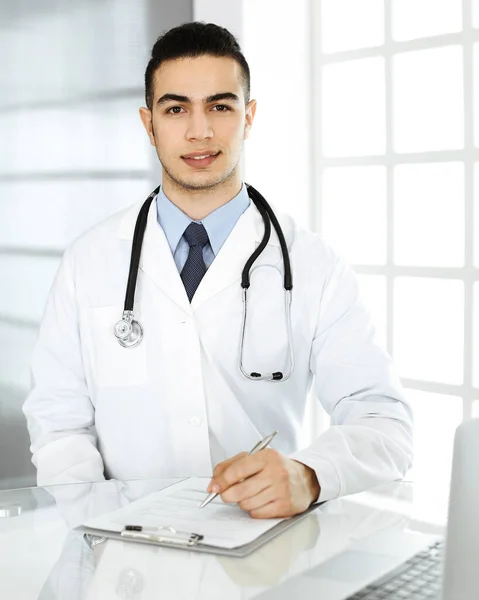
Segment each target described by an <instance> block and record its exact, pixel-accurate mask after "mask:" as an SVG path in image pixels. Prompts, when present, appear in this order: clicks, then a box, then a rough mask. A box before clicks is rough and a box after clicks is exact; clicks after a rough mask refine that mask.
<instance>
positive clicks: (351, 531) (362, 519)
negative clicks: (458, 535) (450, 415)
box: [0, 479, 447, 600]
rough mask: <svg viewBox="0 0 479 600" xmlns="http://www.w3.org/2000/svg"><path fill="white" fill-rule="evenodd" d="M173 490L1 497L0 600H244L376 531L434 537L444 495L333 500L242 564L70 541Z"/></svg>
mask: <svg viewBox="0 0 479 600" xmlns="http://www.w3.org/2000/svg"><path fill="white" fill-rule="evenodd" d="M174 481H177V480H171V479H169V480H149V481H130V482H121V481H104V482H99V483H81V484H70V485H62V486H51V487H45V488H25V489H19V490H7V491H3V492H0V598H2V599H5V600H7V599H8V600H37V599H39V600H53V599H58V600H100V599H101V600H109V599H112V600H113V599H115V600H118V599H122V600H150V599H152V600H153V599H155V600H159V599H161V598H165V599H168V600H176V599H180V598H181V599H185V600H186V599H188V600H193V599H202V600H216V599H218V600H219V599H221V600H224V599H228V600H236V599H238V600H239V599H246V598H254V597H255V596H257V595H258V594H260V593H263V592H264V591H265V590H268V589H270V588H274V587H275V586H276V585H278V584H280V583H282V582H284V581H286V580H287V579H288V578H290V577H293V576H295V575H297V574H298V573H300V572H301V571H303V570H305V569H309V568H311V567H312V566H315V565H318V564H320V563H321V562H324V561H325V560H327V559H328V558H331V557H332V556H334V555H336V554H338V553H340V552H342V551H344V550H345V549H346V548H348V546H350V545H351V544H352V543H353V542H357V541H358V540H362V539H363V538H365V537H366V536H368V535H370V534H373V533H376V532H378V531H384V530H391V531H393V530H397V529H410V530H413V531H418V532H423V533H432V534H442V533H443V532H444V529H445V523H446V519H447V491H446V490H445V491H444V494H443V495H442V496H440V495H438V494H437V493H436V492H434V494H433V495H431V490H429V489H428V488H427V487H426V486H424V487H421V486H418V485H417V484H416V485H413V484H412V483H410V482H401V483H392V484H388V485H384V486H381V487H378V488H375V489H373V490H370V491H368V492H363V493H361V494H355V495H352V496H347V497H344V498H340V499H338V500H332V501H330V502H327V503H326V504H324V505H322V506H320V507H319V508H318V509H316V510H315V511H313V512H312V513H311V514H309V515H308V516H307V517H305V519H303V520H301V521H299V522H298V523H297V524H296V525H294V526H293V527H291V528H290V529H288V530H287V531H285V532H284V533H283V534H281V535H280V536H279V537H277V538H275V539H274V540H272V541H270V542H268V543H267V544H265V545H264V546H262V547H261V548H260V549H258V550H257V551H256V552H254V553H253V554H251V555H250V556H248V557H246V558H231V557H224V556H215V555H211V554H202V553H197V552H191V551H187V550H177V549H169V548H161V547H149V546H145V545H142V544H134V543H131V542H121V541H115V540H108V541H106V542H104V543H102V544H99V545H97V546H96V547H95V548H94V549H93V550H92V549H90V548H89V546H88V545H87V544H86V542H85V541H84V539H83V537H82V536H81V535H80V534H78V533H76V532H73V531H72V528H73V527H76V526H77V525H81V524H82V523H83V522H84V521H85V520H86V519H87V518H88V517H93V516H97V515H100V514H102V513H104V512H109V511H111V510H115V509H116V508H119V507H120V506H123V505H125V504H127V503H128V502H131V501H133V500H136V499H138V498H141V497H143V496H145V495H147V494H149V493H151V492H154V491H158V490H160V489H162V488H164V487H166V486H168V485H170V484H171V483H174Z"/></svg>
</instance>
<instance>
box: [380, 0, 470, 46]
mask: <svg viewBox="0 0 479 600" xmlns="http://www.w3.org/2000/svg"><path fill="white" fill-rule="evenodd" d="M391 9H392V28H393V39H395V40H413V39H415V38H420V37H427V36H430V35H440V34H441V33H453V32H455V31H461V29H462V5H461V2H460V1H459V0H441V1H440V2H438V1H437V0H392V6H391Z"/></svg>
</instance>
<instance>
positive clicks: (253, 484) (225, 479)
mask: <svg viewBox="0 0 479 600" xmlns="http://www.w3.org/2000/svg"><path fill="white" fill-rule="evenodd" d="M215 486H217V487H215ZM208 492H216V493H219V494H220V495H221V498H222V500H223V501H224V502H227V503H234V502H236V503H238V506H239V507H240V508H242V509H243V510H244V511H246V512H248V513H249V514H250V515H251V516H252V517H253V518H255V519H271V518H280V517H292V516H293V515H297V514H299V513H302V512H304V511H305V510H306V509H307V508H308V507H309V506H310V505H311V503H312V502H315V501H316V500H317V499H318V497H319V493H320V485H319V482H318V479H317V477H316V474H315V472H314V471H313V469H311V468H310V467H307V466H306V465H303V464H302V463H300V462H298V461H296V460H292V459H290V458H287V457H286V456H284V455H282V454H281V453H280V452H278V451H277V450H273V449H271V448H265V449H264V450H261V451H260V452H256V453H255V454H251V455H249V454H247V453H246V452H242V453H240V454H237V455H236V456H233V457H232V458H229V459H228V460H225V461H223V462H222V463H219V464H218V465H216V467H215V470H214V471H213V478H212V480H211V482H210V484H209V485H208Z"/></svg>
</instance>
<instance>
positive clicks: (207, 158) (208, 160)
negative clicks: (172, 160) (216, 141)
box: [181, 152, 221, 169]
mask: <svg viewBox="0 0 479 600" xmlns="http://www.w3.org/2000/svg"><path fill="white" fill-rule="evenodd" d="M219 154H221V152H217V153H216V154H203V155H201V156H195V157H194V158H193V157H191V156H190V157H189V158H185V157H184V156H182V157H181V158H182V160H184V161H185V163H186V164H187V165H189V166H190V167H193V168H195V169H198V168H200V167H207V166H209V165H211V164H212V163H213V162H214V161H215V160H216V158H217V156H219Z"/></svg>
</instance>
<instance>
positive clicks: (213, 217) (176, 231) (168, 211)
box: [156, 183, 251, 273]
mask: <svg viewBox="0 0 479 600" xmlns="http://www.w3.org/2000/svg"><path fill="white" fill-rule="evenodd" d="M250 202H251V201H250V197H249V196H248V191H247V189H246V185H245V184H244V183H243V185H242V186H241V190H240V191H239V193H238V194H237V195H236V196H235V197H234V198H233V199H232V200H230V201H229V202H227V203H226V204H223V206H220V207H219V208H217V209H216V210H214V211H213V212H212V213H210V214H209V215H208V216H207V217H205V218H204V219H201V221H194V220H193V219H191V218H190V217H189V216H188V215H186V214H185V213H184V212H183V211H182V210H180V209H179V208H178V207H177V206H176V205H175V204H173V202H172V201H171V200H170V199H169V198H167V196H166V195H165V193H164V192H163V187H161V188H160V191H159V192H158V196H157V197H156V211H157V218H158V223H159V225H160V227H161V228H162V229H163V231H164V232H165V235H166V239H167V240H168V244H169V246H170V248H171V253H172V254H173V258H174V259H175V263H176V266H177V268H178V271H179V272H180V273H181V271H182V269H183V267H184V265H185V262H186V259H187V258H188V253H189V251H190V247H189V245H188V242H187V241H186V240H185V238H184V237H183V233H184V231H185V229H186V228H187V227H188V225H189V224H190V223H192V222H193V221H194V222H195V223H202V224H203V226H204V228H205V229H206V232H207V234H208V238H209V240H210V241H209V244H206V246H205V247H204V248H203V260H204V261H205V265H206V268H208V267H209V266H210V265H211V263H212V262H213V260H214V258H215V256H216V255H217V254H218V252H219V251H220V249H221V246H222V245H223V244H224V243H225V241H226V239H227V237H228V236H229V234H230V233H231V231H232V230H233V227H234V226H235V225H236V222H237V221H238V219H239V218H240V216H241V215H242V214H243V213H244V211H245V210H246V209H247V208H248V206H249V205H250Z"/></svg>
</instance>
